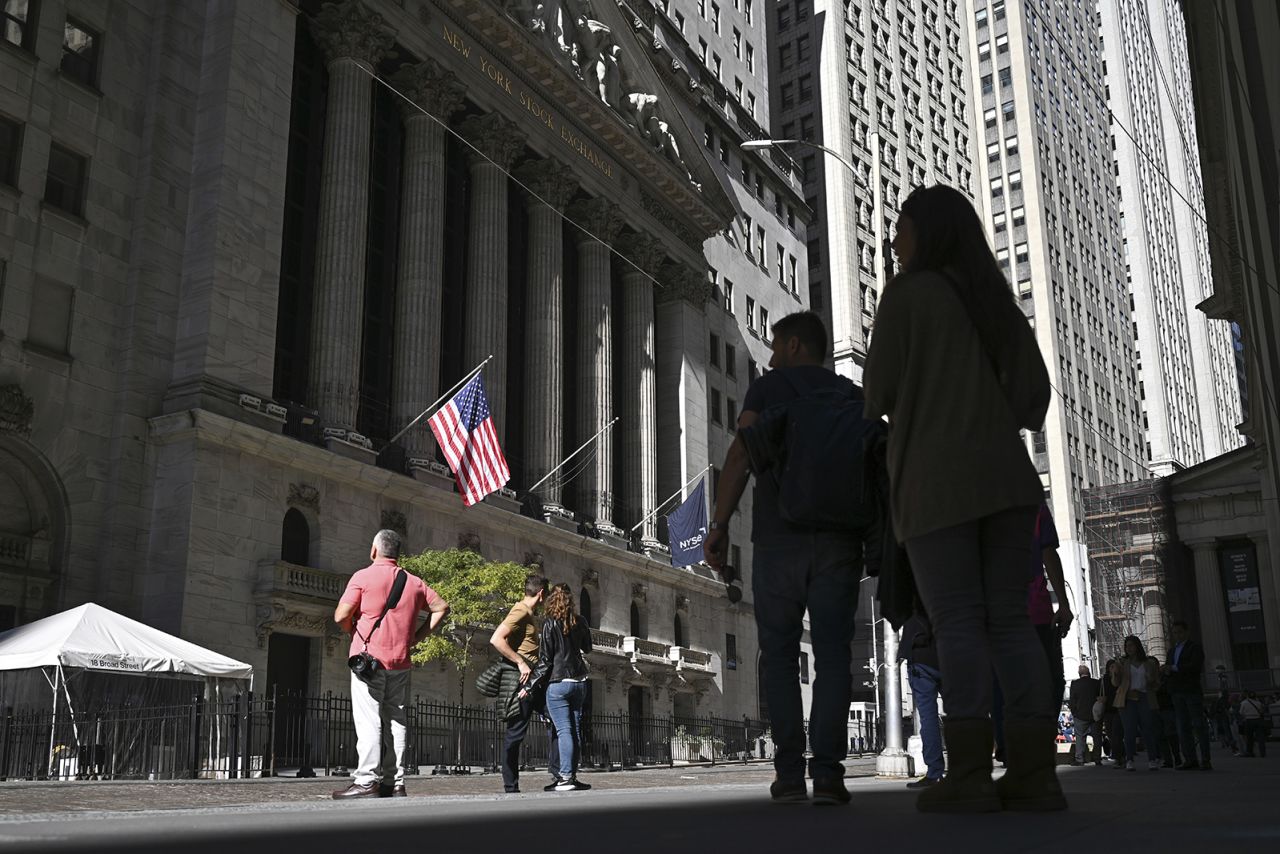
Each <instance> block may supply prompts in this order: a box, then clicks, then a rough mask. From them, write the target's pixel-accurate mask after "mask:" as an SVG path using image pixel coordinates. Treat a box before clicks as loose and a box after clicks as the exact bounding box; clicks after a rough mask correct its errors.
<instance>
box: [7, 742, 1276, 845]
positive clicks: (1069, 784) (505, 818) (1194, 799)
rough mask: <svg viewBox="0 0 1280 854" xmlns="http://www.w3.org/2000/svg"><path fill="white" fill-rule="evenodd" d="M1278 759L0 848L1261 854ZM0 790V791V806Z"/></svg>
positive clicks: (401, 805)
mask: <svg viewBox="0 0 1280 854" xmlns="http://www.w3.org/2000/svg"><path fill="white" fill-rule="evenodd" d="M1276 762H1280V758H1277V757H1273V758H1271V759H1267V760H1262V759H1252V760H1248V759H1232V758H1231V757H1229V756H1228V757H1220V758H1219V759H1218V760H1217V768H1218V770H1215V771H1212V772H1207V773H1206V772H1175V771H1172V770H1162V771H1157V772H1148V771H1145V770H1143V771H1137V772H1134V773H1129V772H1123V771H1115V770H1112V769H1111V768H1110V767H1103V768H1095V767H1093V766H1088V767H1084V768H1064V769H1061V779H1062V782H1063V785H1064V788H1065V789H1066V791H1067V794H1068V797H1069V798H1070V800H1071V807H1072V808H1071V810H1070V811H1068V812H1065V813H1055V814H1040V815H1035V814H1012V813H1000V814H994V815H981V816H936V815H921V814H920V813H917V812H916V811H915V808H914V795H913V794H912V793H909V792H907V791H906V790H904V789H903V788H902V783H901V782H897V781H894V782H889V781H879V780H874V779H870V778H863V779H854V780H852V781H850V789H851V790H852V791H853V793H854V802H853V804H852V805H851V806H849V807H825V808H816V807H812V806H809V805H793V806H775V805H773V804H772V803H770V802H769V800H768V795H767V792H766V791H765V790H764V788H763V787H762V784H761V783H760V782H757V781H756V778H758V777H760V776H763V775H762V774H760V773H759V772H758V771H754V770H753V771H752V772H750V773H749V774H746V775H734V774H723V773H722V774H703V775H698V774H680V772H679V769H677V770H676V771H673V772H671V773H672V775H673V776H676V777H677V778H683V779H681V780H680V782H681V784H682V785H680V786H654V787H649V788H629V787H625V785H624V783H625V780H626V778H625V777H623V776H621V775H610V776H612V777H615V778H618V780H619V782H618V783H617V784H614V783H613V782H612V780H611V781H610V785H609V787H608V788H605V787H600V788H598V789H595V790H593V791H590V792H582V793H573V794H543V793H542V792H540V791H539V792H538V793H537V794H525V795H520V796H507V797H504V796H500V795H493V796H486V795H451V796H443V795H426V794H419V795H417V796H414V797H410V798H407V799H403V800H391V799H387V800H377V801H356V802H343V803H335V802H332V801H326V800H322V799H320V797H319V796H312V797H311V798H310V799H308V800H304V801H293V802H286V803H280V802H275V803H272V802H263V803H256V804H244V805H239V806H224V807H204V808H198V809H167V810H163V809H150V810H146V809H144V810H133V811H128V812H121V811H90V812H80V813H67V812H57V813H52V812H51V813H45V814H39V815H31V814H27V815H21V816H19V815H9V816H7V817H5V818H4V819H3V820H0V847H5V848H8V849H10V850H22V851H95V852H115V851H131V852H144V851H145V852H151V851H181V852H184V854H203V852H215V851H216V852H220V854H225V852H234V854H242V852H251V851H253V852H256V851H308V852H311V851H343V852H397V854H398V852H405V851H414V850H427V851H432V852H471V851H489V850H495V849H501V848H506V847H509V846H512V845H517V846H520V847H522V848H527V849H528V850H532V851H538V850H550V851H561V852H567V851H572V850H581V851H599V852H632V851H635V852H660V854H673V852H684V851H691V852H692V851H696V852H706V853H707V854H711V852H719V851H726V852H729V851H732V852H738V851H750V852H754V851H761V852H772V851H779V852H784V854H800V852H801V851H803V850H804V849H806V848H818V847H823V848H825V847H827V846H839V847H838V848H836V849H835V850H844V849H845V848H848V847H852V846H857V848H859V849H861V850H875V849H876V848H881V849H882V850H883V849H884V848H890V847H891V848H892V849H893V850H896V851H982V852H1028V851H1037V852H1039V851H1046V852H1048V851H1063V852H1067V851H1071V852H1073V854H1078V852H1079V851H1082V850H1090V851H1096V850H1115V849H1116V848H1117V846H1132V850H1155V851H1161V852H1162V853H1163V852H1176V851H1197V852H1208V851H1226V850H1255V851H1263V850H1266V851H1271V850H1280V849H1278V848H1277V846H1278V845H1280V797H1278V796H1280V773H1277V771H1280V766H1275V765H1273V763H1276ZM600 776H602V775H595V776H593V778H592V779H593V780H594V779H599V777H600ZM690 777H693V778H694V779H693V780H692V781H690V779H689V778H690ZM746 777H750V778H751V782H747V780H746ZM539 780H540V778H539ZM530 782H532V780H530ZM672 782H675V780H672ZM137 785H138V786H141V785H144V784H137ZM262 791H263V792H267V791H269V789H267V788H264V789H262ZM6 794H7V792H6V791H5V789H4V788H3V787H0V800H3V799H4V798H5V795H6Z"/></svg>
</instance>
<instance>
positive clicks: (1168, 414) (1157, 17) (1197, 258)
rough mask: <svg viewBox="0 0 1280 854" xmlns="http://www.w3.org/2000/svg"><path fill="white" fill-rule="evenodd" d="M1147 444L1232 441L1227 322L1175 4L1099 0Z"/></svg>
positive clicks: (1182, 26)
mask: <svg viewBox="0 0 1280 854" xmlns="http://www.w3.org/2000/svg"><path fill="white" fill-rule="evenodd" d="M1098 25H1099V27H1100V29H1101V33H1102V37H1101V39H1100V41H1101V43H1102V46H1103V58H1104V63H1103V66H1104V70H1105V72H1106V87H1107V95H1108V99H1109V105H1110V107H1111V112H1112V116H1113V124H1112V127H1111V145H1112V148H1113V150H1114V151H1115V166H1116V175H1117V179H1118V181H1119V184H1120V187H1119V194H1120V195H1119V198H1120V224H1121V228H1122V231H1123V244H1124V253H1125V273H1126V277H1127V280H1128V285H1129V298H1130V308H1131V309H1132V311H1133V324H1134V337H1135V339H1136V341H1137V348H1138V358H1139V364H1140V367H1139V372H1138V383H1139V385H1138V389H1139V397H1140V399H1141V405H1142V420H1143V427H1144V429H1145V431H1146V437H1147V438H1146V442H1147V445H1146V456H1147V458H1148V459H1149V460H1150V464H1151V469H1152V472H1153V473H1154V474H1156V475H1167V474H1171V473H1173V472H1174V471H1177V470H1178V469H1181V468H1185V467H1188V466H1192V465H1195V464H1196V463H1199V462H1201V461H1203V460H1205V459H1208V458H1210V457H1216V456H1218V455H1220V454H1222V453H1224V452H1226V451H1229V450H1231V449H1232V448H1236V447H1239V446H1240V445H1241V444H1243V441H1244V440H1243V437H1242V436H1241V435H1240V434H1239V433H1238V432H1237V431H1236V425H1237V424H1238V423H1239V422H1240V421H1241V406H1240V392H1239V386H1238V384H1237V382H1236V369H1235V363H1234V352H1233V348H1232V341H1231V329H1230V325H1229V324H1228V323H1227V322H1226V321H1223V320H1210V319H1208V318H1207V317H1206V316H1205V315H1204V314H1202V313H1201V312H1199V311H1197V310H1196V306H1197V305H1199V304H1200V303H1201V302H1203V301H1204V300H1205V299H1207V298H1208V297H1209V296H1210V295H1211V294H1212V293H1213V287H1212V281H1211V273H1210V266H1209V241H1208V234H1207V232H1206V229H1205V224H1204V223H1205V220H1204V187H1203V185H1202V183H1201V178H1200V156H1199V150H1198V146H1197V142H1196V122H1195V112H1194V109H1193V106H1192V98H1191V76H1190V67H1189V66H1188V63H1187V38H1186V22H1185V20H1184V19H1183V16H1182V12H1181V9H1180V8H1179V4H1177V3H1173V2H1145V0H1103V1H1102V2H1101V3H1099V4H1098Z"/></svg>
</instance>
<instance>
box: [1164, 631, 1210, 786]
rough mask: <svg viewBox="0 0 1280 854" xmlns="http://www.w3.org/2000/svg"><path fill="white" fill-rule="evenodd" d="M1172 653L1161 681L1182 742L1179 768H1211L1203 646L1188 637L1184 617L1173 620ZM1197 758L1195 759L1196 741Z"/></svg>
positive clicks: (1187, 769) (1180, 769)
mask: <svg viewBox="0 0 1280 854" xmlns="http://www.w3.org/2000/svg"><path fill="white" fill-rule="evenodd" d="M1172 628H1173V652H1172V653H1170V654H1169V662H1168V663H1167V664H1166V665H1165V666H1164V669H1163V670H1164V672H1163V676H1164V683H1165V686H1166V687H1167V688H1168V691H1169V699H1170V701H1171V702H1172V704H1173V712H1174V718H1175V722H1176V726H1177V730H1178V742H1179V744H1181V745H1182V756H1183V762H1182V764H1181V765H1179V766H1178V770H1179V771H1194V770H1204V771H1211V770H1213V764H1212V763H1211V762H1210V761H1209V746H1210V745H1209V726H1208V723H1207V719H1206V718H1205V711H1204V686H1203V685H1202V684H1201V681H1202V680H1203V678H1204V647H1202V646H1201V645H1200V644H1199V643H1197V642H1196V641H1194V640H1192V639H1191V628H1190V627H1189V626H1188V625H1187V623H1186V621H1185V620H1174V621H1173V626H1172ZM1197 743H1199V745H1200V758H1199V760H1197V759H1196V744H1197Z"/></svg>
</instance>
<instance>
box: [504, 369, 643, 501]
mask: <svg viewBox="0 0 1280 854" xmlns="http://www.w3.org/2000/svg"><path fill="white" fill-rule="evenodd" d="M490 358H492V357H490ZM617 423H618V419H617V418H614V419H613V420H612V421H610V422H609V423H608V424H606V425H604V426H603V427H601V428H600V429H599V430H597V431H596V434H595V435H594V436H592V437H591V438H590V439H588V440H587V441H585V442H583V443H582V445H581V446H580V447H579V448H578V450H576V451H574V452H573V453H572V454H570V455H569V456H567V457H565V458H564V459H563V460H561V461H560V464H559V465H557V466H556V467H555V468H553V469H552V470H551V471H549V472H547V473H546V475H545V476H543V478H542V480H540V481H538V482H537V483H535V484H534V485H533V486H531V487H529V488H528V489H527V490H525V493H526V494H528V493H531V492H533V491H534V490H535V489H537V488H538V487H539V486H542V484H544V483H546V482H547V478H549V477H551V475H553V474H555V473H556V472H558V471H560V469H562V468H564V465H565V463H567V462H569V460H571V459H573V458H574V457H576V456H577V455H578V454H580V453H582V450H583V448H586V447H587V446H588V445H590V444H591V443H592V442H594V441H595V440H596V439H598V438H600V436H601V435H602V434H603V433H604V431H605V430H608V429H609V428H610V427H612V426H613V425H614V424H617Z"/></svg>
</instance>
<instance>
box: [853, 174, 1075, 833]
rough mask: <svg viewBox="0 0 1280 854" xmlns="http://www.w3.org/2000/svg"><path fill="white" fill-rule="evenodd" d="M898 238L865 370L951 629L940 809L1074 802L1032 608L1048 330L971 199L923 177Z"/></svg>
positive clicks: (930, 807) (895, 484)
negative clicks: (1016, 292)
mask: <svg viewBox="0 0 1280 854" xmlns="http://www.w3.org/2000/svg"><path fill="white" fill-rule="evenodd" d="M893 248H894V250H895V251H896V252H897V255H898V259H899V262H900V266H901V271H902V272H901V273H899V274H898V275H897V276H896V277H895V278H894V279H893V281H892V282H891V283H890V284H889V286H888V287H887V288H885V292H884V296H883V298H882V299H881V302H880V309H879V312H878V313H877V315H876V334H875V336H874V337H873V338H872V339H871V348H870V351H869V352H868V354H867V361H866V369H865V372H864V375H863V379H864V381H865V383H866V386H865V390H866V396H867V415H868V417H878V416H881V415H884V416H888V419H889V451H888V453H889V477H890V482H891V488H892V498H891V504H892V518H893V525H894V530H895V532H896V534H897V537H898V539H899V541H901V542H903V543H905V545H906V550H907V554H908V555H909V557H910V559H911V566H912V571H913V574H914V577H915V582H916V585H917V586H918V588H919V591H920V597H921V599H922V600H923V602H924V606H925V610H926V611H927V612H928V614H929V619H930V620H931V621H932V623H933V628H934V632H935V634H936V636H937V639H938V657H939V663H940V665H941V670H942V692H943V700H944V702H945V705H946V709H947V721H946V728H945V739H946V743H947V748H948V754H949V757H948V758H949V764H950V772H949V773H948V774H947V776H946V778H945V779H944V780H943V782H942V783H941V784H939V785H937V786H931V787H929V788H927V789H925V790H924V791H923V792H921V794H920V798H919V800H918V802H917V805H918V807H919V809H921V810H922V811H927V812H985V811H993V810H999V809H1001V808H1002V806H1003V808H1006V809H1022V810H1042V809H1063V808H1065V807H1066V805H1067V804H1066V799H1065V798H1064V797H1063V795H1062V789H1061V787H1060V786H1059V785H1058V780H1057V777H1056V773H1055V763H1056V750H1055V746H1054V737H1055V730H1056V724H1055V720H1056V717H1057V714H1056V710H1055V709H1054V708H1052V707H1051V706H1050V704H1049V702H1048V698H1049V695H1050V687H1049V673H1048V668H1047V667H1045V665H1044V652H1043V650H1042V648H1041V646H1040V644H1039V642H1038V640H1037V638H1036V633H1035V630H1034V629H1033V628H1032V626H1031V621H1030V620H1029V619H1028V617H1027V567H1028V566H1029V565H1030V564H1031V561H1032V559H1033V556H1032V554H1031V542H1032V537H1033V535H1034V531H1035V520H1036V513H1037V509H1038V508H1039V507H1040V504H1041V502H1042V501H1043V500H1044V492H1043V486H1042V485H1041V482H1040V476H1039V475H1038V474H1037V473H1036V470H1035V466H1034V465H1032V463H1031V459H1030V457H1029V455H1028V454H1027V449H1026V446H1025V444H1024V443H1023V440H1022V437H1021V436H1020V435H1019V430H1020V428H1028V429H1039V428H1040V427H1041V426H1042V425H1043V422H1044V416H1045V412H1046V411H1047V409H1048V405H1049V395H1050V387H1049V378H1048V373H1047V371H1046V369H1045V366H1044V360H1043V359H1042V358H1041V355H1040V348H1039V346H1038V345H1037V344H1036V340H1035V335H1034V333H1033V332H1032V331H1031V328H1030V326H1029V325H1028V323H1027V319H1026V316H1025V315H1023V313H1022V312H1021V310H1019V308H1018V306H1017V305H1016V304H1015V303H1014V301H1013V297H1012V294H1011V292H1010V289H1009V284H1008V282H1007V281H1006V280H1005V277H1004V275H1003V274H1002V273H1001V270H1000V267H999V265H998V264H997V263H996V259H995V256H994V255H993V254H992V252H991V248H990V246H989V245H988V244H987V239H986V235H985V232H984V230H983V227H982V222H981V220H979V218H978V215H977V213H976V212H975V211H974V209H973V206H972V205H971V204H970V202H969V201H968V199H966V198H965V197H964V195H962V194H961V193H960V192H959V191H957V190H954V189H952V188H950V187H944V186H933V187H928V188H923V189H918V190H916V191H914V192H913V193H912V194H911V195H910V196H909V197H908V198H907V200H906V201H905V202H904V203H903V206H902V212H901V214H900V215H899V218H898V225H897V230H896V235H895V237H894V242H893ZM993 666H994V669H995V672H996V673H997V675H998V676H999V678H1000V681H1001V684H1002V685H1003V686H1004V689H1005V694H1006V697H1005V701H1006V723H1005V734H1006V737H1007V741H1008V757H1007V759H1008V771H1007V773H1006V774H1005V775H1004V776H1003V777H1002V778H1001V780H1000V783H999V784H998V787H997V785H995V784H993V783H992V780H991V748H992V724H991V712H992V685H991V673H992V668H993Z"/></svg>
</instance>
